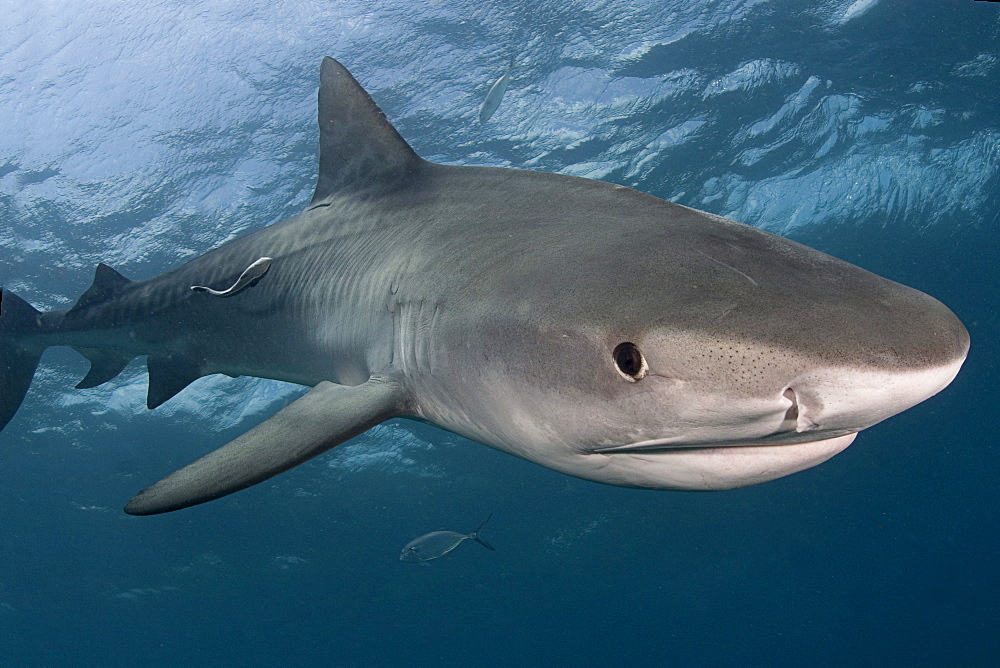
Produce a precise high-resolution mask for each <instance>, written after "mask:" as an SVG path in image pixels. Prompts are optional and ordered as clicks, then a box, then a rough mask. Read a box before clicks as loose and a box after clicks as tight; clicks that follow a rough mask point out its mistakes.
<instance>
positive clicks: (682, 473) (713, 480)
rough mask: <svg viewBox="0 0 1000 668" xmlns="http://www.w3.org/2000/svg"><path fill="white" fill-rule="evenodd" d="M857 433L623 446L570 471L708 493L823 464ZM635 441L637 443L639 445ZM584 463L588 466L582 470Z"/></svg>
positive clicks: (627, 482)
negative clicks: (774, 441)
mask: <svg viewBox="0 0 1000 668" xmlns="http://www.w3.org/2000/svg"><path fill="white" fill-rule="evenodd" d="M856 436H857V434H856V433H848V434H843V435H840V436H834V437H832V438H827V439H823V440H818V441H806V442H799V443H787V444H779V445H757V444H751V443H745V444H744V443H727V444H721V445H704V446H690V445H688V446H683V447H678V446H674V447H671V446H669V445H660V446H655V445H648V444H644V445H641V446H639V447H635V446H633V447H632V448H631V449H629V448H628V446H622V448H620V449H618V450H611V451H604V452H595V453H593V454H589V455H585V456H583V457H581V460H580V462H579V463H580V464H581V465H583V466H582V467H581V469H577V470H576V471H574V475H577V476H579V477H581V478H587V479H590V480H594V481H595V482H603V483H610V484H614V485H621V486H625V487H642V488H652V489H664V490H675V491H712V490H724V489H734V488H737V487H747V486H749V485H756V484H757V483H761V482H767V481H769V480H774V479H776V478H781V477H783V476H786V475H789V474H791V473H797V472H799V471H803V470H805V469H807V468H811V467H813V466H816V465H817V464H822V463H823V462H825V461H826V460H828V459H830V458H831V457H833V456H834V455H836V454H837V453H839V452H841V451H843V450H844V449H845V448H847V446H849V445H850V444H851V443H853V442H854V438H855V437H856ZM637 445H638V444H637ZM583 467H585V468H586V471H585V470H582V469H583Z"/></svg>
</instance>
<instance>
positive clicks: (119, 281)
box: [70, 262, 132, 312]
mask: <svg viewBox="0 0 1000 668" xmlns="http://www.w3.org/2000/svg"><path fill="white" fill-rule="evenodd" d="M131 282H132V281H130V280H128V279H127V278H125V277H124V276H122V275H121V274H119V273H118V272H117V271H115V270H114V269H112V268H111V267H109V266H108V265H106V264H104V263H103V262H102V263H101V264H99V265H97V269H95V270H94V282H93V283H92V284H91V286H90V287H89V288H87V291H86V292H84V293H83V294H82V295H80V298H79V299H77V300H76V304H74V305H73V308H71V309H70V312H72V311H76V310H78V309H81V308H86V307H87V306H90V305H91V304H98V303H100V302H103V301H107V300H108V299H110V298H111V297H112V296H113V295H115V294H117V293H119V292H121V291H122V290H123V289H124V288H125V286H126V285H128V284H129V283H131Z"/></svg>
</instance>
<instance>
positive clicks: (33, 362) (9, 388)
mask: <svg viewBox="0 0 1000 668" xmlns="http://www.w3.org/2000/svg"><path fill="white" fill-rule="evenodd" d="M41 315H42V314H41V312H40V311H38V309H36V308H35V307H34V306H32V305H31V304H29V303H28V302H26V301H24V300H23V299H21V298H20V297H18V296H17V295H15V294H14V293H13V292H10V291H4V290H3V288H0V429H3V428H4V427H5V426H7V423H8V422H10V420H11V418H13V417H14V413H16V412H17V409H18V408H19V407H20V406H21V402H22V401H24V396H25V395H26V394H27V393H28V387H30V386H31V380H32V378H34V376H35V369H37V368H38V360H39V359H41V357H42V353H43V352H44V351H45V346H44V345H38V344H32V343H31V335H32V334H34V333H36V332H38V331H39V330H40V329H41V324H40V318H41Z"/></svg>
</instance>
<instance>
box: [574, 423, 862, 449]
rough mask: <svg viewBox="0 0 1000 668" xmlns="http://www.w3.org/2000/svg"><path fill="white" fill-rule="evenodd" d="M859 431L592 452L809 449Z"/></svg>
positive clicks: (669, 441) (669, 442)
mask: <svg viewBox="0 0 1000 668" xmlns="http://www.w3.org/2000/svg"><path fill="white" fill-rule="evenodd" d="M855 433H857V432H856V431H852V430H850V429H838V430H830V431H825V432H822V433H820V432H808V433H800V432H795V431H782V432H777V433H775V434H771V435H770V436H764V437H762V438H753V439H742V440H731V441H725V440H723V441H694V442H692V441H689V440H685V437H683V436H671V437H667V438H660V439H651V440H647V441H637V442H634V443H626V444H624V445H610V446H602V447H599V448H595V449H593V450H591V452H592V453H594V454H600V455H613V454H639V453H643V454H651V453H655V452H677V451H691V450H715V449H717V448H762V447H772V446H774V447H784V446H793V445H806V444H811V443H821V442H825V441H829V440H832V439H834V438H839V437H841V436H846V435H848V434H855Z"/></svg>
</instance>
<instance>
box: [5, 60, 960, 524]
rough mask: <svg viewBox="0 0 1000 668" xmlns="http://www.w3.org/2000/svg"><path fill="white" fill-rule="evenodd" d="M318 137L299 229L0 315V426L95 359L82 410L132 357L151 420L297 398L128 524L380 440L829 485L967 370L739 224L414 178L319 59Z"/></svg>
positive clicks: (909, 299)
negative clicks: (445, 440) (43, 372)
mask: <svg viewBox="0 0 1000 668" xmlns="http://www.w3.org/2000/svg"><path fill="white" fill-rule="evenodd" d="M319 126H320V157H319V178H318V180H317V184H316V192H315V195H314V197H313V199H312V202H311V203H310V204H309V206H308V207H307V208H306V209H305V211H303V212H302V213H300V214H298V215H296V216H294V217H292V218H289V219H287V220H285V221H282V222H280V223H277V224H275V225H271V226H269V227H266V228H263V229H261V230H258V231H256V232H254V233H252V234H249V235H247V236H244V237H241V238H238V239H235V240H233V241H230V242H228V243H226V244H224V245H222V246H220V247H219V248H217V249H215V250H213V251H210V252H208V253H206V254H205V255H203V256H201V257H198V258H195V259H194V260H191V261H190V262H188V263H187V264H184V265H182V266H180V267H177V268H176V269H173V270H171V271H168V272H166V273H165V274H162V275H160V276H157V277H154V278H150V279H147V280H142V281H130V280H128V279H126V278H125V277H123V276H122V275H121V274H119V273H118V272H116V271H114V270H113V269H111V268H110V267H107V266H106V265H103V264H101V265H98V267H97V271H96V274H95V276H94V284H93V286H91V287H90V289H88V290H87V291H86V292H85V293H84V294H83V296H81V297H80V299H79V301H77V303H76V304H75V305H74V306H73V307H72V308H70V309H67V310H64V311H55V312H49V313H40V312H38V311H37V310H35V309H34V308H33V307H32V306H31V305H29V304H28V303H27V302H25V301H24V300H22V299H20V298H19V297H17V296H16V295H14V294H12V293H10V292H7V291H3V292H2V293H0V426H2V425H5V424H6V423H7V422H8V421H9V420H10V419H11V418H12V417H13V415H14V413H15V411H16V410H17V407H18V406H19V405H20V403H21V400H22V399H23V397H24V395H25V393H26V392H27V390H28V386H29V384H30V382H31V378H32V376H33V374H34V371H35V368H36V366H37V364H38V360H39V357H40V356H41V354H42V351H43V350H44V349H45V348H46V347H48V346H53V345H62V346H71V347H73V348H75V349H76V350H78V351H79V352H80V353H82V354H83V355H84V356H86V357H87V358H88V359H89V360H90V363H91V368H90V371H89V373H87V375H86V377H85V378H84V379H83V380H82V381H81V382H80V383H79V385H78V387H93V386H95V385H99V384H101V383H104V382H106V381H108V380H110V379H112V378H114V377H115V376H116V375H117V374H118V373H119V372H120V371H121V370H122V369H123V368H124V367H125V365H126V364H127V363H128V362H129V360H131V359H132V358H133V357H136V356H138V355H146V356H147V367H148V370H149V392H148V396H147V405H148V406H149V407H150V408H155V407H156V406H159V405H160V404H162V403H163V402H165V401H167V400H168V399H170V398H171V397H173V396H174V395H175V394H177V393H178V392H180V391H181V390H182V389H183V388H184V387H185V386H187V385H188V384H189V383H190V382H192V381H193V380H195V379H196V378H199V377H200V376H204V375H206V374H212V373H225V374H228V375H231V376H238V375H249V376H259V377H265V378H274V379H279V380H284V381H291V382H295V383H301V384H303V385H308V386H311V387H312V388H313V389H312V390H311V391H310V392H308V393H307V394H306V395H305V396H303V397H301V398H299V399H298V400H296V401H295V402H293V403H292V404H290V405H289V406H287V407H286V408H283V409H282V410H280V411H279V412H278V413H276V414H275V415H274V416H273V417H271V418H270V419H268V420H267V421H265V422H264V423H262V424H260V425H258V426H257V427H254V428H253V429H251V430H250V431H248V432H246V433H245V434H243V435H242V436H240V437H238V438H236V439H235V440H233V441H232V442H230V443H229V444H227V445H225V446H223V447H221V448H219V449H218V450H216V451H214V452H212V453H210V454H208V455H206V456H204V457H203V458H201V459H199V460H197V461H195V462H194V463H192V464H190V465H188V466H186V467H184V468H182V469H180V470H179V471H177V472H175V473H173V474H171V475H170V476H168V477H166V478H164V479H163V480H161V481H160V482H158V483H156V484H154V485H152V486H151V487H149V488H147V489H145V490H143V491H142V492H140V493H139V494H138V495H136V497H135V498H133V499H132V500H131V501H130V502H129V503H128V505H127V506H126V508H125V510H126V512H129V513H132V514H139V515H145V514H152V513H161V512H166V511H170V510H176V509H178V508H184V507H187V506H191V505H194V504H197V503H202V502H204V501H208V500H210V499H215V498H218V497H220V496H223V495H226V494H229V493H231V492H235V491H237V490H239V489H243V488H244V487H247V486H249V485H253V484H255V483H258V482H260V481H262V480H266V479H267V478H270V477H271V476H274V475H276V474H278V473H280V472H282V471H285V470H287V469H290V468H292V467H293V466H296V465H297V464H300V463H302V462H303V461H305V460H307V459H309V458H311V457H314V456H316V455H318V454H320V453H321V452H324V451H326V450H328V449H330V448H332V447H334V446H336V445H338V444H339V443H343V442H344V441H346V440H347V439H349V438H350V437H352V436H355V435H356V434H359V433H361V432H363V431H365V430H367V429H368V428H370V427H372V426H373V425H376V424H378V423H380V422H382V421H384V420H387V419H389V418H393V417H399V416H404V417H412V418H416V419H420V420H423V421H426V422H430V423H432V424H434V425H437V426H439V427H442V428H444V429H448V430H451V431H453V432H456V433H458V434H462V435H464V436H467V437H469V438H471V439H474V440H476V441H479V442H481V443H485V444H487V445H490V446H492V447H494V448H497V449H500V450H503V451H505V452H509V453H511V454H514V455H518V456H520V457H523V458H525V459H528V460H531V461H534V462H537V463H539V464H542V465H544V466H548V467H550V468H552V469H555V470H558V471H562V472H564V473H568V474H570V475H574V476H578V477H581V478H586V479H589V480H595V481H599V482H604V483H610V484H614V485H624V486H633V487H647V488H656V489H675V490H712V489H727V488H732V487H740V486H745V485H752V484H755V483H759V482H763V481H766V480H772V479H774V478H778V477H780V476H783V475H787V474H789V473H793V472H795V471H800V470H802V469H805V468H807V467H810V466H814V465H816V464H818V463H820V462H822V461H825V460H826V459H828V458H829V457H831V456H833V455H834V454H836V453H837V452H839V451H841V450H843V449H844V448H845V447H847V446H848V445H849V444H850V443H851V442H852V441H853V440H854V437H855V434H856V433H857V432H858V431H860V430H862V429H865V428H867V427H870V426H871V425H873V424H876V423H878V422H881V421H882V420H884V419H886V418H888V417H890V416H891V415H894V414H896V413H899V412H900V411H903V410H905V409H907V408H909V407H910V406H913V405H914V404H917V403H919V402H921V401H923V400H924V399H927V398H928V397H930V396H932V395H934V394H935V393H937V392H938V391H940V390H941V389H942V388H944V387H945V386H946V385H947V384H948V383H949V382H951V380H952V379H953V378H954V377H955V374H957V373H958V370H959V368H960V367H961V365H962V362H963V361H964V360H965V356H966V354H967V352H968V348H969V336H968V333H967V332H966V330H965V327H963V326H962V323H961V322H959V320H958V319H957V318H956V317H955V315H954V314H953V313H952V312H951V311H949V310H948V309H947V308H946V307H945V306H944V305H943V304H941V303H940V302H938V301H937V300H935V299H933V298H931V297H929V296H927V295H925V294H923V293H921V292H918V291H916V290H913V289H911V288H907V287H904V286H902V285H899V284H897V283H894V282H892V281H889V280H886V279H884V278H880V277H878V276H875V275H873V274H871V273H869V272H867V271H865V270H863V269H860V268H858V267H856V266H854V265H851V264H848V263H846V262H843V261H841V260H837V259H835V258H833V257H830V256H828V255H825V254H823V253H820V252H818V251H815V250H812V249H810V248H807V247H805V246H802V245H800V244H797V243H795V242H792V241H789V240H787V239H783V238H781V237H777V236H775V235H772V234H769V233H767V232H764V231H762V230H758V229H756V228H753V227H750V226H748V225H743V224H741V223H737V222H734V221H731V220H727V219H725V218H722V217H719V216H715V215H712V214H708V213H703V212H700V211H696V210H693V209H689V208H687V207H683V206H679V205H677V204H673V203H671V202H667V201H664V200H661V199H657V198H656V197H652V196H650V195H645V194H643V193H640V192H637V191H634V190H631V189H629V188H625V187H622V186H618V185H614V184H611V183H603V182H600V181H592V180H588V179H582V178H576V177H571V176H564V175H560V174H547V173H541V172H531V171H524V170H517V169H498V168H485V167H454V166H446V165H439V164H434V163H430V162H427V161H425V160H423V159H421V158H420V157H418V156H417V155H416V153H414V152H413V150H412V149H411V148H410V147H409V146H408V145H407V143H406V142H405V141H404V140H403V138H402V137H400V136H399V134H398V133H397V132H396V130H395V129H394V128H393V127H392V125H391V124H390V123H389V122H388V121H387V120H386V118H385V116H384V115H383V114H382V112H381V111H380V110H379V109H378V107H377V106H376V105H375V103H374V102H373V101H372V100H371V98H370V97H369V96H368V95H367V93H365V91H364V90H363V89H362V88H361V86H360V85H358V83H357V82H356V81H355V80H354V78H353V77H351V75H350V74H349V73H348V72H347V70H346V69H344V68H343V67H342V66H341V65H340V64H339V63H337V62H336V61H334V60H332V59H329V58H327V59H325V60H324V61H323V64H322V67H321V79H320V90H319ZM263 257H266V258H270V259H271V260H270V263H269V265H268V271H267V275H266V276H264V277H263V279H262V280H260V282H259V283H257V284H256V285H254V286H252V287H250V286H249V285H247V286H246V289H243V290H241V291H239V292H238V294H234V295H233V296H231V297H229V298H227V299H214V298H210V297H206V296H205V295H204V294H201V293H198V292H195V291H192V290H191V289H190V286H192V285H222V286H225V285H236V286H238V285H239V281H238V278H239V277H240V276H241V275H243V272H244V271H246V269H247V266H248V263H251V262H253V260H254V258H263ZM259 267H260V265H258V268H259ZM255 271H256V270H255Z"/></svg>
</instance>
